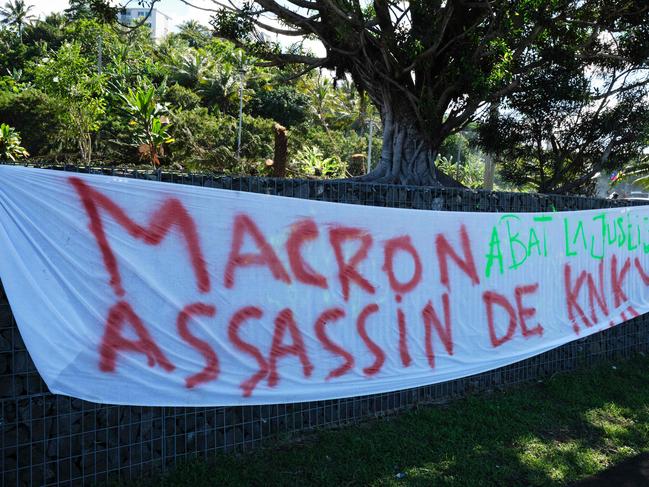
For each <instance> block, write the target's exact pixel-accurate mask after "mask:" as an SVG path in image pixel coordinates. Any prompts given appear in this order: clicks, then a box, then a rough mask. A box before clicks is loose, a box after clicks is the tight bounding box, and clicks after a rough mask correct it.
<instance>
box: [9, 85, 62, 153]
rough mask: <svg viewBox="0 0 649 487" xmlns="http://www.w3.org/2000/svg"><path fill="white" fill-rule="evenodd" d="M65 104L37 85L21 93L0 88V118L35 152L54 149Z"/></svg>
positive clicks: (26, 146) (30, 151)
mask: <svg viewBox="0 0 649 487" xmlns="http://www.w3.org/2000/svg"><path fill="white" fill-rule="evenodd" d="M61 111H62V108H61V107H60V106H57V104H56V103H55V102H54V100H53V99H52V98H50V97H49V96H48V95H46V94H45V93H43V92H41V91H38V90H36V89H27V90H25V91H22V92H20V93H9V92H1V91H0V120H2V121H4V122H5V123H7V124H8V125H11V126H12V127H15V129H16V130H17V131H18V132H20V134H21V135H22V137H21V139H22V145H23V146H24V147H25V149H27V151H29V153H30V154H32V155H33V156H37V155H45V154H47V153H48V152H49V150H51V149H52V144H53V141H54V140H56V139H57V137H58V134H59V132H60V129H61V127H60V123H59V122H58V120H59V118H60V116H61Z"/></svg>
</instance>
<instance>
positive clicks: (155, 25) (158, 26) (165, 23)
mask: <svg viewBox="0 0 649 487" xmlns="http://www.w3.org/2000/svg"><path fill="white" fill-rule="evenodd" d="M148 14H149V9H148V8H137V7H136V8H127V9H126V10H125V12H124V13H122V14H120V15H119V21H120V22H121V23H122V24H127V25H131V24H134V23H139V22H142V19H143V18H145V17H146V16H147V15H148ZM144 25H147V26H148V27H150V28H151V37H152V38H153V39H155V40H158V39H162V38H163V37H164V36H166V35H167V34H169V30H170V28H171V17H169V16H168V15H166V14H163V13H162V12H160V10H158V9H157V8H154V9H152V10H151V15H149V18H148V19H147V20H146V22H145V23H144Z"/></svg>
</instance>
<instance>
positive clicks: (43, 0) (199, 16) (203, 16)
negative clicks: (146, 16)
mask: <svg viewBox="0 0 649 487" xmlns="http://www.w3.org/2000/svg"><path fill="white" fill-rule="evenodd" d="M124 1H125V2H126V1H128V0H124ZM26 3H27V4H28V5H33V6H34V8H33V10H32V11H33V12H34V14H35V15H41V16H45V15H47V14H49V13H51V12H61V11H63V10H65V9H66V8H68V1H67V0H27V1H26ZM191 3H192V4H194V5H197V6H199V7H207V8H210V7H213V6H214V4H213V3H212V2H210V1H209V0H196V1H192V2H191ZM128 6H129V7H138V6H139V5H138V4H137V1H136V0H132V1H131V2H130V4H129V5H128ZM156 8H157V9H158V10H160V11H161V12H162V13H164V14H167V15H168V16H169V17H171V19H172V24H173V25H174V27H175V26H178V25H180V24H182V23H183V22H185V21H187V20H191V19H194V20H198V21H199V22H201V23H203V24H205V25H208V22H209V20H210V14H209V12H202V11H201V10H198V9H195V8H191V7H188V6H187V5H185V4H184V3H182V2H181V1H180V0H161V1H160V2H158V3H156Z"/></svg>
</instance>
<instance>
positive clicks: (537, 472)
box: [136, 357, 649, 487]
mask: <svg viewBox="0 0 649 487" xmlns="http://www.w3.org/2000/svg"><path fill="white" fill-rule="evenodd" d="M644 451H649V358H645V357H638V358H636V359H633V360H629V361H627V362H624V363H622V364H617V365H615V366H612V365H611V364H603V365H601V366H599V367H596V368H593V369H590V370H582V371H579V372H574V373H571V374H566V375H561V376H557V377H554V378H552V379H549V380H546V381H543V382H539V383H535V384H532V385H528V386H524V387H520V388H517V389H514V390H510V391H506V392H501V393H494V394H490V395H480V396H474V397H469V398H467V399H463V400H458V401H455V402H452V403H450V404H449V405H447V406H429V407H423V408H420V409H418V410H416V411H412V412H408V413H403V414H400V415H397V416H393V417H388V418H383V419H375V420H370V421H367V422H365V423H362V424H359V425H354V426H347V427H343V428H340V429H337V430H322V431H319V432H315V433H313V434H309V435H307V436H306V438H302V439H300V440H293V441H283V442H280V441H277V442H275V443H274V444H271V443H269V444H268V446H267V447H266V448H263V449H259V450H256V451H253V452H250V453H245V454H240V455H234V454H223V455H218V456H215V457H212V458H210V459H207V460H194V461H191V462H187V463H184V464H181V465H178V466H177V467H176V468H175V469H174V470H173V471H171V472H169V473H168V474H166V475H164V476H161V477H156V478H154V479H142V480H140V481H139V482H137V483H136V484H137V485H162V486H191V487H200V486H210V487H211V486H217V485H219V486H221V485H328V486H333V485H335V486H339V485H463V486H472V485H475V486H485V485H563V484H565V483H567V482H571V481H575V480H578V479H582V478H584V477H587V476H590V475H593V474H595V473H597V472H599V471H601V470H603V469H605V468H607V467H609V466H611V465H613V464H615V463H617V462H619V461H621V460H623V459H625V458H628V457H630V456H633V455H636V454H638V453H640V452H644ZM398 474H405V476H403V475H399V477H402V478H397V475H398Z"/></svg>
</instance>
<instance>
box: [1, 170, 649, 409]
mask: <svg viewBox="0 0 649 487" xmlns="http://www.w3.org/2000/svg"><path fill="white" fill-rule="evenodd" d="M0 181H1V183H0V278H1V279H2V284H3V285H4V287H5V290H6V293H7V296H8V297H9V301H10V304H11V308H12V310H13V313H14V316H15V317H16V321H17V323H18V326H19V329H20V333H21V335H22V337H23V339H24V341H25V343H26V345H27V348H28V350H29V353H30V355H31V357H32V359H33V361H34V363H35V365H36V367H37V369H38V371H39V373H40V374H41V375H42V377H43V378H44V380H45V382H46V383H47V385H48V387H49V388H50V390H51V391H52V392H53V393H57V394H65V395H69V396H74V397H78V398H82V399H86V400H90V401H95V402H100V403H113V404H131V405H150V406H176V405H177V406H217V405H239V404H267V403H290V402H298V401H313V400H321V399H333V398H342V397H349V396H357V395H364V394H373V393H381V392H388V391H394V390H399V389H406V388H411V387H417V386H423V385H427V384H433V383H437V382H442V381H448V380H451V379H456V378H460V377H464V376H468V375H471V374H476V373H479V372H484V371H488V370H491V369H495V368H497V367H501V366H504V365H508V364H512V363H514V362H518V361H520V360H523V359H526V358H528V357H532V356H534V355H537V354H539V353H542V352H545V351H547V350H551V349H553V348H555V347H558V346H560V345H563V344H565V343H568V342H570V341H572V340H576V339H578V338H583V337H585V336H587V335H590V334H593V333H597V332H599V331H602V330H606V329H608V328H609V327H612V326H616V325H618V324H620V323H622V322H624V321H626V320H629V319H631V318H633V317H636V316H638V315H639V314H641V313H646V312H648V311H649V207H634V208H613V209H605V210H592V211H591V210H589V211H574V212H559V213H557V212H550V213H506V214H505V213H470V212H444V211H426V210H406V209H392V208H380V207H373V206H359V205H345V204H338V203H327V202H322V201H312V200H303V199H294V198H283V197H278V196H268V195H263V194H252V193H245V192H236V191H227V190H219V189H212V188H201V187H193V186H185V185H175V184H166V183H158V182H151V181H142V180H135V179H125V178H119V177H108V176H97V175H82V174H71V173H65V172H59V171H48V170H41V169H28V168H23V167H11V166H0Z"/></svg>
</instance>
